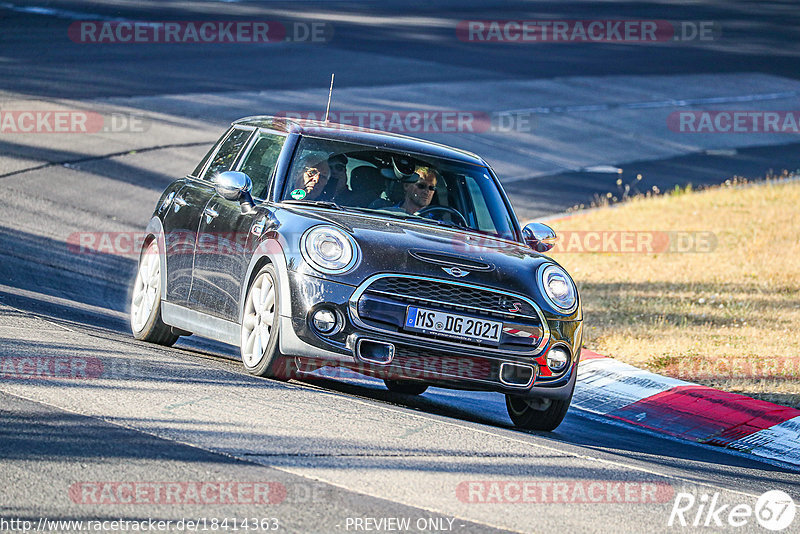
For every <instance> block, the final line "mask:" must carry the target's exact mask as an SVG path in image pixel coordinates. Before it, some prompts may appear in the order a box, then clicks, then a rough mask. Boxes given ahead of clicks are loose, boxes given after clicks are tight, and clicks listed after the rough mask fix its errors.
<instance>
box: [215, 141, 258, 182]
mask: <svg viewBox="0 0 800 534" xmlns="http://www.w3.org/2000/svg"><path fill="white" fill-rule="evenodd" d="M251 133H253V132H252V131H251V130H239V129H236V130H233V132H231V134H230V135H229V136H228V138H227V139H225V141H224V142H223V143H222V146H220V147H219V152H217V155H216V156H214V159H213V160H212V161H211V166H210V167H209V168H208V170H207V171H206V174H205V175H204V176H203V178H205V179H206V180H210V179H211V178H213V177H214V175H215V174H219V173H221V172H225V171H229V170H230V169H231V166H232V165H233V162H234V161H236V156H237V155H239V151H240V150H242V147H243V146H244V145H245V143H247V139H249V138H250V134H251Z"/></svg>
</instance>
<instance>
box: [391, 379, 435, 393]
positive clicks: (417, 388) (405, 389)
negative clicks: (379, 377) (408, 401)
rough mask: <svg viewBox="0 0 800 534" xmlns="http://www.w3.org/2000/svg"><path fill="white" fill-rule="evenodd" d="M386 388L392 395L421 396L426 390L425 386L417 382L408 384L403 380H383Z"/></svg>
mask: <svg viewBox="0 0 800 534" xmlns="http://www.w3.org/2000/svg"><path fill="white" fill-rule="evenodd" d="M383 383H384V384H386V388H387V389H388V390H389V391H391V392H392V393H403V394H404V395H422V394H423V393H425V391H426V390H427V389H428V386H427V385H425V384H420V383H419V382H409V381H403V380H388V379H387V380H384V381H383Z"/></svg>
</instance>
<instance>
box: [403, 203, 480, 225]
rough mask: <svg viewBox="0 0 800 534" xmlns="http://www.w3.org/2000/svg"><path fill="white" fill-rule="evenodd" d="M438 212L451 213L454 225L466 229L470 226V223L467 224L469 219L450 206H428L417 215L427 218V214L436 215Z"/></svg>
mask: <svg viewBox="0 0 800 534" xmlns="http://www.w3.org/2000/svg"><path fill="white" fill-rule="evenodd" d="M437 211H438V212H445V213H449V214H450V215H451V217H450V218H451V220H452V221H453V222H454V223H456V224H459V225H461V226H463V227H464V228H466V227H468V226H469V223H468V222H467V219H466V218H465V217H464V216H463V215H461V212H459V211H458V210H456V209H453V208H451V207H450V206H427V207H425V208H422V209H421V210H419V211H418V212H417V213H416V214H415V215H419V216H420V217H425V216H426V215H427V214H429V213H436V212H437ZM430 218H431V219H434V218H435V217H430ZM456 219H457V220H456ZM439 220H441V219H439Z"/></svg>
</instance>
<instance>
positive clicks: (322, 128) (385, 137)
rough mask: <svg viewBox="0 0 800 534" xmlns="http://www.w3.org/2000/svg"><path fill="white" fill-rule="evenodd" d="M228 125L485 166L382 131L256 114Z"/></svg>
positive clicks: (438, 147)
mask: <svg viewBox="0 0 800 534" xmlns="http://www.w3.org/2000/svg"><path fill="white" fill-rule="evenodd" d="M232 124H233V125H243V126H254V127H256V128H269V129H271V130H276V131H279V132H285V133H297V134H300V135H307V136H310V137H320V138H323V139H333V140H337V141H342V142H345V143H355V144H361V145H370V146H376V147H382V148H387V149H390V150H398V151H404V152H412V153H416V154H426V155H431V156H437V157H441V158H447V159H453V160H458V161H463V162H465V163H471V164H473V165H481V166H487V164H486V162H485V161H484V160H483V158H481V157H480V156H478V155H476V154H473V153H472V152H468V151H466V150H461V149H458V148H453V147H449V146H447V145H442V144H439V143H434V142H432V141H425V140H424V139H417V138H415V137H409V136H406V135H400V134H395V133H389V132H382V131H379V130H372V129H369V128H361V127H358V126H351V125H347V124H339V123H335V122H323V121H315V120H308V119H294V118H286V117H275V116H272V115H256V116H252V117H244V118H241V119H239V120H236V121H234V122H233V123H232Z"/></svg>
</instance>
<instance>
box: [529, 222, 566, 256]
mask: <svg viewBox="0 0 800 534" xmlns="http://www.w3.org/2000/svg"><path fill="white" fill-rule="evenodd" d="M522 238H523V239H524V240H525V242H526V243H527V244H528V246H529V247H531V248H532V249H533V250H535V251H536V252H547V251H548V250H550V249H551V248H553V247H554V246H555V244H556V239H558V237H557V236H556V233H555V231H554V230H553V229H552V228H550V227H549V226H547V225H546V224H542V223H539V222H533V223H530V224H526V225H525V228H523V229H522Z"/></svg>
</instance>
